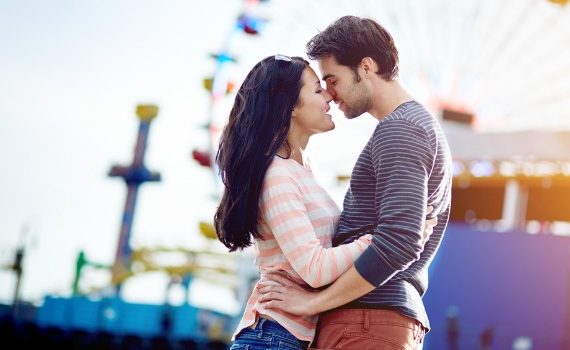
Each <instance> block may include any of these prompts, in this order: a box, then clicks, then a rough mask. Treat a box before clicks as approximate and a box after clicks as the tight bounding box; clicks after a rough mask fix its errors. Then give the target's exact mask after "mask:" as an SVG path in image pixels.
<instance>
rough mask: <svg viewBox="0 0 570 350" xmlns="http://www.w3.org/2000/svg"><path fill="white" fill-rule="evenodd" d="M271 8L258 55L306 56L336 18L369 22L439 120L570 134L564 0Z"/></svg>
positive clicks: (568, 19)
mask: <svg viewBox="0 0 570 350" xmlns="http://www.w3.org/2000/svg"><path fill="white" fill-rule="evenodd" d="M272 3H273V4H272V6H273V11H272V13H273V14H274V15H273V16H272V17H271V21H270V22H269V24H268V28H267V30H266V31H265V33H264V34H265V35H264V36H263V38H262V39H263V41H264V42H263V43H261V44H259V46H260V49H261V50H260V51H263V50H264V49H267V48H271V49H272V50H273V51H279V52H281V51H283V52H289V51H292V52H295V53H301V54H302V53H303V52H304V51H303V50H304V44H305V43H306V42H307V41H308V40H309V39H310V38H311V37H312V36H313V35H314V34H316V33H317V32H318V30H323V29H324V28H325V27H326V26H327V25H328V24H329V23H330V22H332V21H333V20H334V19H336V18H339V17H341V16H343V15H346V14H354V15H358V16H364V17H372V18H374V19H376V20H378V21H379V22H380V23H382V24H383V25H384V26H385V27H386V28H387V29H388V30H389V31H390V32H391V33H392V35H393V36H394V39H395V42H396V46H397V47H398V49H399V51H400V80H401V81H402V82H403V85H404V86H405V87H406V88H407V89H408V90H410V92H411V93H412V95H413V96H415V97H416V98H417V99H419V100H420V101H421V102H423V103H424V104H425V105H426V106H428V108H430V109H431V110H432V111H433V112H435V113H436V114H441V112H442V111H443V110H446V109H451V110H456V111H459V112H465V113H469V114H472V115H473V117H474V120H473V127H474V128H475V129H477V130H478V131H485V132H486V131H492V132H495V131H501V132H503V131H516V130H537V129H538V130H559V129H566V130H568V129H570V6H565V5H567V3H568V1H560V0H557V1H547V0H506V1H492V0H468V1H453V0H429V1H413V0H401V1H389V0H384V1H372V0H360V1H340V0H339V1H324V0H310V1H309V0H298V1H273V2H272ZM265 51H269V50H265ZM256 58H257V57H256Z"/></svg>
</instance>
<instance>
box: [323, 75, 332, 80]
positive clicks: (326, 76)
mask: <svg viewBox="0 0 570 350" xmlns="http://www.w3.org/2000/svg"><path fill="white" fill-rule="evenodd" d="M332 77H334V74H325V75H323V77H322V81H326V80H327V79H329V78H332Z"/></svg>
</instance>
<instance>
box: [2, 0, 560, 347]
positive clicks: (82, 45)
mask: <svg viewBox="0 0 570 350" xmlns="http://www.w3.org/2000/svg"><path fill="white" fill-rule="evenodd" d="M567 3H568V1H564V0H550V1H549V0H505V1H492V0H484V1H476V0H465V1H451V0H425V1H412V0H400V1H397V2H396V1H388V0H384V1H372V0H369V1H366V0H361V1H348V0H346V1H343V0H329V1H324V0H267V1H245V0H210V1H207V2H202V1H182V0H170V1H163V2H157V1H134V0H125V1H119V2H117V1H110V0H103V1H81V2H77V1H66V0H57V1H50V2H45V1H38V0H25V1H8V0H0V77H1V78H0V162H1V164H2V171H1V172H0V266H1V267H2V268H1V269H0V303H1V304H2V307H1V308H0V316H1V317H2V328H1V332H2V334H4V335H6V336H7V339H12V340H14V341H17V342H24V343H25V342H28V343H29V344H31V345H34V344H35V345H37V344H42V343H41V342H43V344H47V343H46V342H51V343H53V344H57V346H59V347H60V348H78V349H79V348H88V347H90V346H91V348H114V347H115V348H116V347H121V348H132V349H136V348H141V349H143V348H144V349H150V348H153V349H162V348H165V349H167V348H176V349H191V348H204V349H205V348H225V347H226V346H227V343H228V335H231V332H233V327H235V320H236V318H239V316H240V312H241V307H242V305H243V302H244V298H245V297H246V296H247V295H248V293H249V288H250V286H251V282H252V281H254V280H255V278H256V272H255V270H254V269H253V268H252V258H251V254H250V252H249V251H245V252H244V253H240V254H228V253H226V249H225V248H224V247H223V246H222V245H221V244H220V243H218V242H217V241H216V240H215V239H212V237H215V233H214V232H213V230H212V227H211V222H212V217H213V213H214V211H215V208H216V206H217V203H218V201H219V195H220V184H219V179H218V177H217V174H216V169H215V168H214V167H213V166H212V159H213V155H214V154H215V150H216V143H217V138H218V136H219V132H220V131H221V128H222V127H223V125H224V123H225V120H226V118H227V114H228V112H229V108H230V107H231V104H232V102H233V97H234V96H235V91H236V90H237V88H238V87H239V84H240V83H241V81H242V80H243V78H244V77H245V74H246V73H247V72H248V71H249V70H250V69H251V68H252V66H253V65H254V64H255V63H256V62H257V61H259V60H260V59H261V58H263V57H265V56H268V55H273V54H275V53H282V54H287V55H299V56H303V57H305V56H306V55H305V51H304V48H305V47H304V46H305V43H306V42H307V41H308V40H309V39H310V38H311V37H312V36H313V35H315V34H316V33H317V32H318V31H319V30H323V29H324V28H325V27H326V26H327V25H328V24H329V23H330V22H332V21H333V20H335V19H337V18H339V17H341V16H343V15H346V14H354V15H360V16H368V17H372V18H374V19H376V20H378V21H379V22H381V23H382V24H383V25H384V26H385V27H386V28H387V29H388V30H389V31H390V32H391V33H392V35H393V36H394V39H395V42H396V45H397V47H398V49H399V51H400V60H401V62H400V77H399V79H400V81H401V82H402V84H403V85H404V87H405V88H406V89H407V90H408V91H409V92H410V93H411V94H412V95H413V96H414V97H415V98H416V99H417V100H418V101H420V102H422V103H424V104H425V105H426V106H427V107H428V108H429V109H430V110H431V111H432V112H433V114H434V115H435V116H436V117H437V118H439V119H440V121H441V124H442V126H443V128H444V130H445V133H446V135H447V137H448V139H449V142H450V145H451V150H452V154H453V158H454V172H455V173H454V190H453V210H452V218H451V221H450V225H449V228H448V230H447V234H446V238H445V239H444V242H443V244H442V247H441V250H440V253H439V254H438V256H437V258H436V260H435V261H434V263H433V265H432V268H431V270H430V274H431V277H430V278H431V282H430V283H431V284H430V288H429V289H428V292H427V294H426V296H425V300H426V308H427V310H428V314H429V315H430V317H431V320H432V326H433V330H432V331H431V332H430V333H429V334H428V336H427V338H426V344H425V345H424V349H519V350H522V349H565V350H568V349H570V237H569V236H570V6H569V5H568V4H567ZM312 66H313V67H314V68H315V70H316V71H317V72H318V67H317V65H316V64H314V63H312ZM332 113H333V118H334V120H335V123H336V125H337V128H336V129H335V130H334V131H332V132H329V133H327V134H322V135H317V136H315V137H314V138H312V140H311V143H310V145H309V153H310V155H311V158H312V164H313V171H314V173H315V174H316V176H317V178H318V179H319V181H320V182H321V183H322V184H323V186H324V187H325V188H326V189H327V190H329V192H330V193H331V194H332V195H333V198H335V200H337V202H338V204H339V205H341V204H342V198H343V195H344V192H345V191H346V188H347V186H348V182H347V178H348V176H349V175H350V171H351V169H352V166H353V164H354V161H355V160H356V157H357V155H358V153H359V151H360V150H361V148H362V147H363V146H364V143H365V142H366V141H367V139H368V137H369V136H370V134H371V132H372V130H373V128H374V126H375V123H376V120H375V119H374V118H372V117H370V116H367V115H365V116H362V117H360V118H358V119H356V120H352V121H346V120H345V119H344V117H343V116H342V113H340V112H339V111H338V110H336V109H335V106H333V109H332ZM339 140H342V142H339ZM147 182H148V183H147Z"/></svg>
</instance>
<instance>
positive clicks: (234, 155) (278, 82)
mask: <svg viewBox="0 0 570 350" xmlns="http://www.w3.org/2000/svg"><path fill="white" fill-rule="evenodd" d="M306 67H308V62H306V61H305V60H304V59H302V58H300V57H291V58H290V59H289V57H286V56H281V55H276V56H271V57H266V58H264V59H263V60H261V61H260V62H259V63H257V64H256V65H255V66H254V67H253V68H252V69H251V71H250V72H249V73H248V75H247V77H246V78H245V80H244V82H243V83H242V85H241V87H240V89H239V91H238V92H237V96H236V98H235V101H234V105H233V107H232V110H231V112H230V116H229V121H228V124H227V125H226V126H225V128H224V131H223V133H222V137H221V139H220V144H219V148H218V153H217V155H216V164H217V165H218V167H219V171H220V176H221V178H222V182H223V183H224V194H223V197H222V200H221V203H220V205H219V206H218V209H217V211H216V214H215V216H214V226H215V228H216V234H217V235H218V238H219V240H220V241H221V242H222V243H223V244H224V245H225V246H226V247H228V248H229V250H230V251H235V250H237V249H243V248H245V247H248V246H250V245H251V243H252V237H254V238H260V239H263V238H262V237H261V234H260V233H259V232H258V230H257V225H258V216H259V197H260V194H261V187H262V185H263V179H264V177H265V173H266V172H267V168H268V167H269V165H270V164H271V161H272V160H273V157H275V155H276V154H277V151H278V150H279V148H280V147H281V146H282V145H283V144H285V142H286V138H287V133H288V132H289V125H290V123H291V112H292V111H293V108H294V107H295V106H296V105H297V104H298V103H299V94H300V91H301V87H302V86H303V81H302V78H301V77H302V73H303V70H304V69H305V68H306Z"/></svg>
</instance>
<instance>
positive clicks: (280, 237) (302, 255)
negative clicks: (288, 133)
mask: <svg viewBox="0 0 570 350" xmlns="http://www.w3.org/2000/svg"><path fill="white" fill-rule="evenodd" d="M283 170H286V169H284V168H282V169H279V171H271V172H269V171H268V173H267V175H266V178H265V180H264V186H263V190H262V194H261V198H260V214H261V217H262V218H263V220H264V221H265V223H266V224H267V225H268V227H269V228H270V230H271V231H272V233H273V235H274V237H275V240H276V241H277V244H278V245H279V247H280V249H281V251H282V252H283V254H284V255H285V258H286V259H287V261H288V262H289V263H290V264H291V266H292V267H293V269H294V270H295V271H296V272H297V273H298V274H299V276H301V278H302V279H303V280H304V281H305V282H306V283H307V284H309V285H310V286H311V287H313V288H318V287H322V286H324V285H327V284H330V283H332V282H334V281H335V280H336V279H337V278H338V277H339V276H340V275H341V274H342V273H343V272H345V271H347V270H348V269H349V268H350V267H351V266H353V264H354V261H355V260H356V259H357V258H358V257H359V256H360V254H362V252H363V251H364V250H365V249H366V247H367V246H368V245H369V244H370V241H371V235H365V236H362V237H360V238H359V239H357V240H355V241H353V242H352V243H350V244H345V245H342V246H339V247H334V248H325V247H323V246H322V244H321V241H320V240H319V239H318V238H317V235H316V233H315V230H314V227H313V225H312V223H311V220H310V219H309V216H308V213H307V209H306V208H305V205H304V203H303V198H302V193H301V191H300V189H299V186H298V184H297V182H296V180H295V179H294V178H293V176H292V174H291V173H290V172H287V171H283ZM331 235H332V232H331Z"/></svg>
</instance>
